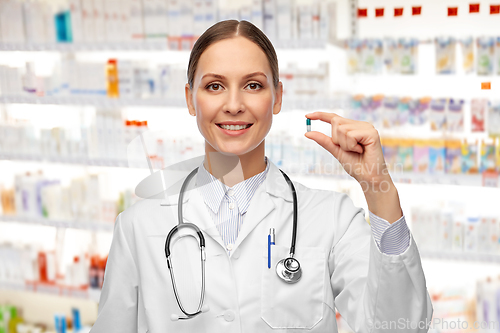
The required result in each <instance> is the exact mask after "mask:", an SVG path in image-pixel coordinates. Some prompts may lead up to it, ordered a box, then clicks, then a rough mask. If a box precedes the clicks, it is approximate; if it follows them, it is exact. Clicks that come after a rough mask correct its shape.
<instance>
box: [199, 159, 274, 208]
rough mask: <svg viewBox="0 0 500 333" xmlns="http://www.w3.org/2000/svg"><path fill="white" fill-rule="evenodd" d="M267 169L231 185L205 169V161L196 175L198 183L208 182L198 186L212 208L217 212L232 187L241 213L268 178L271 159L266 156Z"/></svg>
mask: <svg viewBox="0 0 500 333" xmlns="http://www.w3.org/2000/svg"><path fill="white" fill-rule="evenodd" d="M265 161H266V169H265V170H264V171H262V172H261V173H259V174H256V175H255V176H253V177H250V178H248V179H246V180H244V181H242V182H239V183H238V184H236V185H234V186H233V187H231V188H230V187H229V186H227V185H226V184H224V183H222V182H221V181H220V180H218V179H217V178H215V177H214V176H213V175H212V174H211V173H210V172H208V171H207V170H206V169H205V166H204V165H203V162H202V163H201V164H200V166H199V167H198V173H197V175H196V183H197V184H199V185H200V184H206V185H205V186H198V189H199V191H200V193H201V195H202V197H203V199H204V201H205V203H206V204H207V206H208V207H210V209H211V210H212V211H213V212H214V213H215V214H217V213H218V212H219V209H220V205H221V203H222V199H223V198H224V196H225V195H227V194H226V193H227V191H228V190H229V189H232V190H233V192H234V197H235V198H236V202H237V204H238V209H239V211H240V214H242V215H243V214H245V213H246V211H247V209H248V206H249V205H250V200H251V199H252V197H253V195H254V193H255V191H256V190H257V188H258V187H259V185H260V184H262V183H263V182H264V180H265V179H266V175H267V173H268V171H269V167H270V164H271V163H270V161H269V160H268V159H267V156H265Z"/></svg>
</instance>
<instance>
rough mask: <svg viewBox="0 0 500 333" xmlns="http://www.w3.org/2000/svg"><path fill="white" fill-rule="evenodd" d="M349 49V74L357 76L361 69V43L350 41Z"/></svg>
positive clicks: (347, 45) (347, 44) (354, 40)
mask: <svg viewBox="0 0 500 333" xmlns="http://www.w3.org/2000/svg"><path fill="white" fill-rule="evenodd" d="M346 48H347V73H348V74H355V73H359V72H360V67H361V61H362V60H361V42H360V41H359V40H357V39H349V40H348V41H347V42H346Z"/></svg>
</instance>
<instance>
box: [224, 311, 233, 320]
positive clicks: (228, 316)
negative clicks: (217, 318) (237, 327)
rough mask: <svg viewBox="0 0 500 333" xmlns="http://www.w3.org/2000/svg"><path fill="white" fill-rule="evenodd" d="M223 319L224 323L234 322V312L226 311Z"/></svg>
mask: <svg viewBox="0 0 500 333" xmlns="http://www.w3.org/2000/svg"><path fill="white" fill-rule="evenodd" d="M224 319H225V320H226V321H233V320H234V312H233V311H231V310H226V311H225V312H224Z"/></svg>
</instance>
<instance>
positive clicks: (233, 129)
mask: <svg viewBox="0 0 500 333" xmlns="http://www.w3.org/2000/svg"><path fill="white" fill-rule="evenodd" d="M220 127H222V128H223V129H227V130H230V131H238V130H242V129H245V128H247V127H250V125H220Z"/></svg>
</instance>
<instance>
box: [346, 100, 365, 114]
mask: <svg viewBox="0 0 500 333" xmlns="http://www.w3.org/2000/svg"><path fill="white" fill-rule="evenodd" d="M364 98H365V97H364V96H363V95H355V96H352V98H351V101H350V102H351V107H350V108H349V118H350V119H353V120H361V119H363V117H364V115H363V108H362V100H363V99H364Z"/></svg>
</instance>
